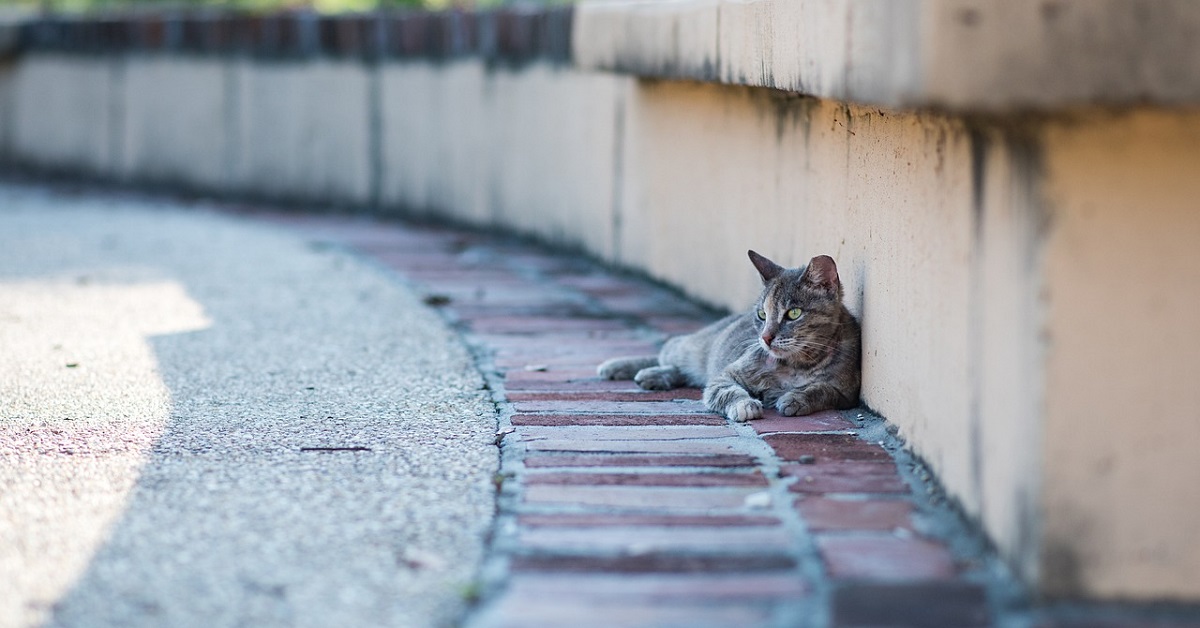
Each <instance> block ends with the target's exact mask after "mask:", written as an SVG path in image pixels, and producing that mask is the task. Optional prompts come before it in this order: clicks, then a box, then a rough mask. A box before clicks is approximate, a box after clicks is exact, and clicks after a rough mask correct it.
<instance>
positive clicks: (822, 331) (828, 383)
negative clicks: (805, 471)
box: [598, 251, 862, 421]
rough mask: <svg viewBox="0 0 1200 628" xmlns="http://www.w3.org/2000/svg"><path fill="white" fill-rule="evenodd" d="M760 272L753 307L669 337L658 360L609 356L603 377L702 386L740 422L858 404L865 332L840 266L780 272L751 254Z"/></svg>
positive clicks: (829, 263) (821, 260)
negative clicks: (768, 410) (770, 410)
mask: <svg viewBox="0 0 1200 628" xmlns="http://www.w3.org/2000/svg"><path fill="white" fill-rule="evenodd" d="M748 254H749V256H750V261H751V262H752V263H753V264H754V267H755V268H756V269H757V270H758V274H759V275H760V276H761V277H762V281H763V290H762V294H761V295H760V296H759V297H758V302H757V303H756V305H755V307H754V308H753V309H751V310H750V311H748V312H745V313H742V314H733V315H730V316H727V317H725V318H723V319H721V320H719V321H717V322H715V323H713V324H711V325H709V326H707V327H705V328H703V329H701V330H699V331H697V332H695V333H692V334H687V335H684V336H676V337H674V338H671V339H669V340H668V341H667V343H666V344H665V345H664V346H663V348H662V350H661V351H659V354H658V355H657V356H646V357H623V358H613V359H611V360H608V361H606V362H604V363H603V364H601V365H600V366H599V368H598V372H599V374H600V376H601V377H603V378H605V379H633V380H634V381H635V382H637V384H638V385H639V386H641V387H642V388H644V389H646V390H669V389H671V388H678V387H680V386H695V387H701V386H703V387H704V404H705V405H706V406H707V407H708V409H710V410H712V411H713V412H716V413H718V414H721V415H723V416H726V417H728V418H730V419H733V420H735V421H748V420H751V419H757V418H761V417H762V409H763V404H764V403H767V404H771V405H773V406H774V407H775V408H776V409H777V410H778V411H779V413H780V414H782V415H784V416H797V415H805V414H812V413H814V412H818V411H820V410H831V409H839V410H845V409H849V408H853V407H855V406H856V405H858V393H859V386H860V383H861V372H860V362H861V356H860V345H861V333H862V332H861V329H860V327H859V324H858V321H857V320H855V319H854V316H853V315H852V314H850V311H849V310H847V309H846V307H845V306H844V305H843V304H842V283H841V280H840V279H839V278H838V272H837V265H836V264H835V263H834V261H833V258H831V257H829V256H828V255H819V256H817V257H814V258H812V260H811V261H810V262H809V263H808V265H807V266H805V267H801V268H783V267H782V266H780V265H778V264H776V263H775V262H772V261H771V260H769V259H767V258H766V257H763V256H762V255H759V254H758V253H755V252H754V251H748Z"/></svg>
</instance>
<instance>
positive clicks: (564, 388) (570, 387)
mask: <svg viewBox="0 0 1200 628" xmlns="http://www.w3.org/2000/svg"><path fill="white" fill-rule="evenodd" d="M504 387H505V388H506V389H507V390H508V391H509V392H513V391H530V392H638V391H640V390H641V388H638V386H637V384H634V383H633V382H628V381H610V380H605V379H597V378H596V375H595V372H593V373H592V376H591V377H589V378H586V379H582V380H575V381H547V380H520V381H518V380H507V381H505V382H504ZM682 390H687V389H682Z"/></svg>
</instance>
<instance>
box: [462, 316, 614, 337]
mask: <svg viewBox="0 0 1200 628" xmlns="http://www.w3.org/2000/svg"><path fill="white" fill-rule="evenodd" d="M471 328H472V329H473V330H474V331H477V332H480V333H489V334H545V333H555V332H564V331H565V332H592V331H604V330H614V331H620V330H624V329H626V326H625V323H623V322H621V321H618V320H614V319H610V318H557V317H540V316H496V317H493V318H487V319H480V320H477V321H475V323H474V324H472V325H471Z"/></svg>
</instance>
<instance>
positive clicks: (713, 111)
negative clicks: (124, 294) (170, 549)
mask: <svg viewBox="0 0 1200 628" xmlns="http://www.w3.org/2000/svg"><path fill="white" fill-rule="evenodd" d="M662 6H663V8H662V11H665V12H667V13H670V12H671V11H674V9H675V8H678V7H677V6H676V5H674V4H672V5H669V6H668V5H662ZM755 6H759V5H755V4H753V3H751V4H748V5H746V6H736V7H735V6H725V5H724V4H720V5H719V9H720V10H721V11H726V12H734V13H737V12H741V13H738V14H739V15H741V16H742V18H745V19H749V18H748V17H747V15H749V14H747V13H746V12H747V11H751V12H752V11H753V10H754V7H755ZM838 6H841V5H838ZM853 6H858V5H857V4H854V5H853ZM853 6H851V7H850V8H853ZM905 6H907V5H905V4H903V3H900V4H897V5H896V6H895V7H894V8H893V10H895V11H902V10H904V8H903V7H905ZM759 8H761V6H759ZM847 10H849V9H847ZM704 15H707V13H704V12H703V11H699V12H697V13H695V14H694V15H693V16H692V19H693V21H694V23H695V25H696V26H695V28H698V29H701V30H702V29H703V28H706V27H705V26H704V25H705V24H707V23H708V22H706V21H705V20H706V19H708V18H706V17H704ZM721 15H722V16H723V17H722V18H721V24H722V25H726V26H727V25H728V24H730V23H733V22H730V21H727V20H726V18H725V17H724V16H726V13H721ZM729 15H733V13H729ZM814 15H817V14H814ZM830 15H832V14H830ZM872 15H874V16H875V18H879V19H882V18H880V15H884V14H872ZM884 16H885V17H886V15H884ZM759 17H762V16H759ZM826 17H829V16H826ZM742 18H738V19H742ZM732 19H733V18H730V20H732ZM755 19H758V18H755ZM813 19H817V18H815V17H814V18H813ZM830 19H832V18H830ZM768 21H769V20H768ZM878 21H879V20H878V19H876V20H874V21H872V20H867V21H866V22H861V23H860V27H861V28H875V27H880V28H882V26H880V25H879V24H878V23H877V22H878ZM598 23H599V22H598ZM655 23H656V22H655V21H654V20H653V19H648V20H647V21H644V22H642V21H638V22H636V25H637V27H638V28H643V29H649V30H648V31H647V32H648V33H653V32H656V31H654V28H656V27H655V26H654V24H655ZM772 23H773V24H774V25H775V26H774V28H776V29H784V28H790V27H788V26H787V24H790V22H786V21H778V22H772ZM714 24H715V23H714ZM871 24H875V26H871ZM726 26H722V28H725V27H726ZM793 26H797V24H793ZM810 26H811V25H810ZM805 28H808V26H805ZM697 32H701V31H697ZM814 36H816V34H815V33H814ZM827 36H829V37H834V35H833V34H827ZM645 37H646V38H650V37H651V35H645ZM728 37H732V36H731V35H729V36H728ZM702 40H703V38H701V37H699V36H697V37H696V38H695V39H694V40H688V39H686V38H682V39H679V38H677V45H678V46H681V47H687V46H692V45H696V44H697V43H698V42H700V41H702ZM639 41H645V40H639ZM689 41H690V42H691V43H688V42H689ZM721 41H722V42H723V43H722V44H721V45H723V46H729V47H730V48H729V50H730V51H732V50H735V49H737V50H742V49H743V48H745V47H750V48H755V47H757V48H755V49H756V50H758V51H759V52H758V53H756V54H765V52H763V51H765V50H767V49H768V48H769V49H771V50H775V49H776V48H778V47H779V46H780V45H782V44H781V43H780V42H779V41H778V40H776V39H770V38H768V39H766V40H764V41H762V42H755V41H753V40H750V39H742V40H737V39H727V38H723V39H721ZM768 44H770V45H769V46H768ZM866 45H868V44H866V43H862V42H860V43H859V44H856V46H866ZM835 48H836V46H833V45H832V44H831V45H830V46H828V50H827V51H826V52H827V54H833V52H829V51H830V50H833V49H835ZM681 49H682V48H681ZM722 54H725V53H722ZM730 54H732V53H730ZM739 54H742V53H739ZM746 54H749V53H746ZM772 54H781V53H778V52H776V53H772ZM864 54H865V53H864ZM688 58H690V59H692V61H693V62H695V66H696V67H697V68H700V69H699V70H696V71H702V70H703V66H704V59H705V57H703V56H693V57H688ZM664 63H666V62H664ZM818 65H819V64H818ZM714 67H715V66H714ZM814 67H817V66H814ZM820 67H825V66H820ZM711 69H712V68H710V70H711ZM814 71H815V70H814ZM864 71H865V70H864ZM804 72H807V70H805V71H804ZM804 72H800V73H799V74H797V75H796V76H799V77H801V78H803V79H804V80H805V81H810V80H814V81H815V80H818V79H817V78H813V77H820V76H825V78H822V79H819V80H831V81H832V80H839V81H840V80H849V79H847V78H846V76H852V75H853V73H850V74H848V75H844V76H842V77H841V78H838V77H836V76H834V74H828V76H826V75H825V74H822V73H821V72H817V73H816V74H811V73H809V74H805V73H804ZM773 75H775V76H781V74H778V73H773ZM868 75H869V74H864V75H863V76H868ZM804 77H809V78H804ZM814 84H820V83H814ZM875 87H878V85H876V86H875ZM863 89H866V87H863ZM0 107H3V110H0V129H3V130H0V142H2V143H3V145H2V146H0V155H5V156H6V158H7V159H9V160H10V162H16V163H19V164H22V165H30V166H39V167H51V168H55V169H64V170H71V171H76V172H82V173H87V174H93V175H101V176H110V177H113V178H118V179H124V180H131V181H145V182H154V183H175V184H182V185H185V186H188V187H191V188H196V189H200V190H209V191H211V192H213V193H216V194H226V193H235V194H245V195H252V196H265V197H274V198H283V199H289V200H297V201H304V202H315V203H327V204H336V205H353V206H363V207H372V208H376V209H378V210H379V211H383V212H397V213H407V214H412V215H429V216H441V217H447V218H452V219H455V220H459V221H463V222H468V223H471V224H476V225H484V226H487V225H497V226H503V227H505V228H509V229H514V230H517V231H521V232H525V233H529V234H534V235H537V236H539V237H542V238H544V239H547V240H550V241H554V242H557V243H560V244H565V245H569V246H577V247H581V248H583V249H585V250H587V251H589V252H591V253H593V254H595V255H597V256H599V257H601V258H603V259H606V260H610V261H612V262H614V263H617V264H620V265H624V266H627V267H630V268H634V269H639V270H642V271H644V272H647V273H649V274H651V275H653V276H655V277H658V278H660V279H662V280H664V281H667V282H670V283H672V284H674V285H676V286H679V287H680V288H682V289H683V290H685V291H687V292H689V293H691V294H693V295H695V296H696V297H698V298H701V299H703V300H706V301H708V302H711V303H716V304H719V305H724V306H727V307H730V308H734V309H740V308H742V307H745V305H746V304H747V303H748V302H749V300H750V299H751V298H753V296H754V294H755V292H756V291H757V288H758V281H757V279H756V277H755V274H754V272H753V270H752V268H751V267H750V265H749V263H748V262H747V261H746V260H745V250H746V249H747V248H754V249H756V250H758V251H760V252H762V253H764V254H767V255H768V256H771V257H773V258H775V259H776V260H777V261H780V262H783V263H787V264H800V263H803V262H805V261H806V260H807V259H808V258H809V257H811V256H812V255H816V254H820V253H827V254H830V255H833V256H834V257H835V258H836V259H837V261H838V264H839V268H840V270H841V275H842V279H843V281H844V283H845V285H846V289H847V299H848V301H849V304H850V306H851V309H852V310H854V311H855V312H856V313H857V314H859V315H860V317H861V318H862V321H863V330H864V358H865V359H864V386H863V398H864V401H865V402H866V403H868V404H869V405H870V406H872V407H873V408H875V409H877V410H878V411H880V412H881V413H882V414H884V415H885V416H886V417H887V418H888V419H889V420H891V421H893V422H894V423H896V424H897V425H898V426H899V427H900V429H901V434H902V435H903V436H905V437H906V438H908V440H909V443H910V444H911V446H912V447H913V449H914V450H915V451H916V452H917V453H919V454H921V455H922V456H924V457H925V458H926V459H927V460H928V461H929V462H930V464H931V465H932V466H933V467H934V469H936V470H937V472H938V473H939V476H940V478H941V480H942V481H943V482H944V483H945V485H946V486H947V488H948V489H949V490H950V491H951V493H952V494H953V495H954V496H955V497H957V498H958V499H959V500H961V502H962V503H963V505H964V507H965V509H966V510H967V512H968V513H969V514H970V515H972V516H975V517H977V518H978V519H979V520H980V521H981V523H982V524H983V526H984V528H985V529H986V530H987V532H988V533H989V534H990V535H991V536H992V538H993V539H994V540H995V541H996V543H997V545H998V547H999V548H1000V550H1001V552H1002V554H1003V555H1004V556H1005V557H1006V558H1007V559H1008V560H1009V561H1010V563H1011V564H1013V565H1014V567H1015V568H1016V569H1017V570H1018V571H1019V572H1020V573H1021V574H1023V576H1024V577H1025V578H1026V579H1027V580H1028V581H1029V582H1031V583H1032V584H1034V586H1035V587H1036V588H1037V589H1038V590H1039V591H1041V592H1042V593H1045V594H1047V595H1056V596H1067V597H1104V598H1133V599H1159V598H1168V599H1191V600H1194V599H1198V598H1200V551H1198V550H1196V549H1195V547H1194V544H1193V543H1191V540H1192V536H1193V534H1194V531H1195V530H1197V529H1200V493H1198V492H1197V491H1198V489H1197V488H1196V486H1195V483H1194V482H1190V481H1189V480H1190V479H1191V478H1194V477H1197V476H1200V458H1198V457H1196V456H1195V455H1194V452H1195V451H1196V450H1197V449H1198V447H1200V428H1198V427H1197V426H1198V425H1200V420H1198V418H1197V415H1196V410H1195V408H1196V407H1200V398H1197V397H1196V395H1197V393H1196V390H1197V387H1196V386H1195V385H1194V382H1195V381H1196V380H1197V375H1198V374H1200V353H1198V352H1197V351H1196V350H1195V347H1196V346H1197V341H1198V339H1200V324H1198V323H1197V321H1200V317H1197V316H1196V314H1195V313H1196V312H1197V311H1200V302H1198V301H1197V299H1198V297H1197V296H1196V295H1198V294H1200V290H1198V289H1197V288H1200V255H1198V254H1197V252H1196V251H1197V249H1196V242H1200V214H1198V213H1197V212H1196V211H1194V209H1195V208H1194V199H1195V198H1198V197H1200V189H1197V188H1198V187H1200V184H1197V183H1196V181H1197V179H1196V178H1195V177H1194V173H1195V172H1197V171H1200V114H1197V113H1194V112H1191V113H1189V112H1179V111H1169V110H1164V109H1161V108H1155V107H1152V106H1144V107H1140V108H1137V109H1131V110H1129V111H1126V112H1124V113H1112V112H1109V113H1102V112H1096V111H1091V110H1077V109H1070V110H1064V111H1062V112H1059V113H1056V114H1055V115H1050V116H1042V117H1038V118H1027V117H1024V116H1016V115H1014V116H989V117H987V118H977V117H974V116H971V115H964V114H961V113H955V112H953V111H944V110H939V111H938V112H933V111H931V110H900V109H879V108H875V107H870V106H865V105H861V104H851V103H847V102H838V101H834V100H830V99H818V98H812V97H802V96H799V95H797V94H795V93H790V92H781V91H774V90H769V89H763V88H751V87H742V86H729V85H719V84H704V83H695V82H683V81H664V80H656V79H639V78H634V77H630V76H624V75H615V74H607V73H599V72H594V71H588V70H580V69H575V68H572V67H570V66H566V65H563V64H561V63H551V62H547V61H529V62H524V63H521V64H506V63H494V62H491V61H488V60H487V59H484V58H481V57H471V56H466V57H456V58H447V59H421V58H413V59H399V60H386V61H374V62H371V63H364V62H360V61H352V60H332V59H329V58H324V57H316V58H305V59H291V60H282V59H259V58H251V57H246V56H234V55H230V56H223V57H198V56H186V55H165V54H150V53H129V54H123V55H108V56H103V57H94V56H79V55H74V56H67V55H62V54H58V53H51V52H31V53H27V54H26V55H25V56H23V57H22V58H21V59H20V61H19V62H18V63H17V64H16V65H15V67H13V68H12V69H10V70H8V71H3V70H0Z"/></svg>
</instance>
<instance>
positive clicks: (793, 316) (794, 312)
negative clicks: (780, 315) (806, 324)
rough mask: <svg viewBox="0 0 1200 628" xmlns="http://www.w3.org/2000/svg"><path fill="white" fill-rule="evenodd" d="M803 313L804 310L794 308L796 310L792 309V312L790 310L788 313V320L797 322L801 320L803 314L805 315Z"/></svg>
mask: <svg viewBox="0 0 1200 628" xmlns="http://www.w3.org/2000/svg"><path fill="white" fill-rule="evenodd" d="M803 313H804V311H803V310H801V309H800V308H798V307H794V308H792V309H790V310H788V311H787V317H788V320H789V321H794V320H796V319H797V318H800V315H801V314H803Z"/></svg>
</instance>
